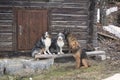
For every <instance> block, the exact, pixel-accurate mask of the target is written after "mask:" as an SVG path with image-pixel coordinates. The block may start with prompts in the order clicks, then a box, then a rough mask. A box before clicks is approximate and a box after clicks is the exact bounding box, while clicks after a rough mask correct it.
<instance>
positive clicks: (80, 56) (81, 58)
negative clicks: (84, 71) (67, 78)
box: [64, 30, 88, 68]
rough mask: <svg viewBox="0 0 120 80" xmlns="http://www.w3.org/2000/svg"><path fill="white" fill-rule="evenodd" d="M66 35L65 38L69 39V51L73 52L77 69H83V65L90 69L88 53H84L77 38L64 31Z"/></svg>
mask: <svg viewBox="0 0 120 80" xmlns="http://www.w3.org/2000/svg"><path fill="white" fill-rule="evenodd" d="M64 34H65V38H66V39H67V42H68V45H69V49H70V50H71V52H72V53H73V57H74V58H75V61H76V68H79V67H81V65H83V66H84V67H88V62H87V58H86V53H85V52H83V51H82V49H81V46H80V44H79V42H78V40H77V38H76V37H75V36H74V35H73V34H72V33H70V32H69V31H67V30H66V31H64Z"/></svg>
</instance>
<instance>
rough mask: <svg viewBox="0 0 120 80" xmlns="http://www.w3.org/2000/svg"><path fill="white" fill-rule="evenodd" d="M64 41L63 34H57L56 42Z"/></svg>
mask: <svg viewBox="0 0 120 80" xmlns="http://www.w3.org/2000/svg"><path fill="white" fill-rule="evenodd" d="M64 39H65V36H64V34H63V33H58V35H57V40H59V41H63V40H64Z"/></svg>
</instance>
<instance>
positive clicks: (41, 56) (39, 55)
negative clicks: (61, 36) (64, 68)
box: [35, 54, 73, 59]
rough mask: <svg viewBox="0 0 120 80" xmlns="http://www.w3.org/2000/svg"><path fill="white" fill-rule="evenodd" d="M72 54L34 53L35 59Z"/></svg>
mask: <svg viewBox="0 0 120 80" xmlns="http://www.w3.org/2000/svg"><path fill="white" fill-rule="evenodd" d="M70 56H73V54H52V55H49V54H36V55H35V59H38V58H61V57H70Z"/></svg>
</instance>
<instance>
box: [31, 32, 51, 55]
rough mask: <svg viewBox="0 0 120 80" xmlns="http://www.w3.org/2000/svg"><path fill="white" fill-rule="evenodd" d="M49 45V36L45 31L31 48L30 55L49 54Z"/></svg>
mask: <svg viewBox="0 0 120 80" xmlns="http://www.w3.org/2000/svg"><path fill="white" fill-rule="evenodd" d="M50 46H51V36H50V34H49V33H48V32H45V33H44V34H43V36H42V37H41V39H40V40H39V41H38V42H37V43H36V44H35V46H34V47H33V49H32V57H34V56H35V55H36V54H51V52H50V50H49V48H50Z"/></svg>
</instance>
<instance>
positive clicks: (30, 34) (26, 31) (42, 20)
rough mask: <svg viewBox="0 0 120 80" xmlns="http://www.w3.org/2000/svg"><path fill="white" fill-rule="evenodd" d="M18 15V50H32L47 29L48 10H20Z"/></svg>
mask: <svg viewBox="0 0 120 80" xmlns="http://www.w3.org/2000/svg"><path fill="white" fill-rule="evenodd" d="M17 15H18V18H17V23H18V24H17V25H18V27H17V31H18V32H17V33H18V37H17V43H18V50H31V49H32V48H33V46H34V44H35V42H36V41H37V40H39V39H40V37H41V36H42V34H43V33H44V32H45V31H47V26H48V24H47V23H48V19H47V18H48V15H47V10H18V11H17Z"/></svg>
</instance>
